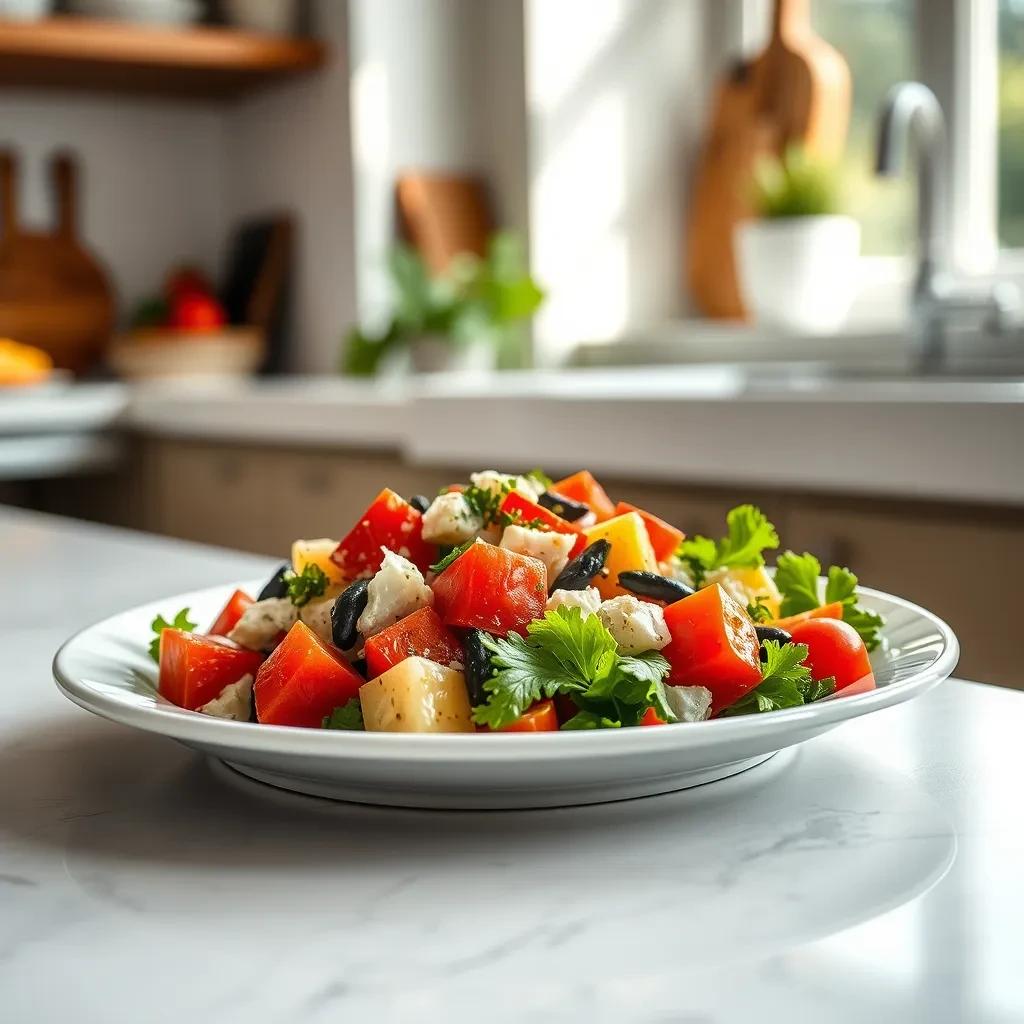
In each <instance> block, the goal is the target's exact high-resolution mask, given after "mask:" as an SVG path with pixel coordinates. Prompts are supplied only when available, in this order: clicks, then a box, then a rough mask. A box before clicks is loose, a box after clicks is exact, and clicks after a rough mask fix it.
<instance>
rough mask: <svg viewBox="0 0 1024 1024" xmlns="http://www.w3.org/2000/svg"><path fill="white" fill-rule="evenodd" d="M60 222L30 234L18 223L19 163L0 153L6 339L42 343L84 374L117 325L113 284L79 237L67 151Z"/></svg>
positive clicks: (59, 184)
mask: <svg viewBox="0 0 1024 1024" xmlns="http://www.w3.org/2000/svg"><path fill="white" fill-rule="evenodd" d="M50 173H51V175H52V180H53V187H54V192H55V196H56V206H57V223H56V226H55V229H54V230H53V231H52V232H50V233H46V232H30V231H26V230H24V229H23V228H22V227H21V226H20V224H19V223H18V215H17V199H16V189H17V175H18V163H17V158H16V156H15V154H14V153H13V152H11V151H4V152H0V217H2V225H0V336H6V337H10V338H13V339H14V340H16V341H21V342H25V343H27V344H31V345H38V346H39V347H40V348H42V349H45V350H46V351H47V352H49V353H50V355H52V356H53V359H54V363H55V364H56V365H57V366H58V367H61V368H64V369H69V370H74V371H75V372H78V373H81V372H82V371H84V370H86V369H88V368H89V366H91V365H92V364H93V363H94V362H95V361H96V359H97V357H98V356H99V354H100V352H101V351H102V350H103V346H104V344H105V343H106V341H107V338H108V337H109V336H110V331H111V329H112V328H113V325H114V299H113V294H112V292H111V288H110V284H109V282H108V280H107V277H106V275H105V274H104V272H103V270H102V268H101V267H100V265H99V263H98V262H97V261H96V259H95V258H94V257H93V256H91V255H90V254H89V252H88V251H87V250H86V249H85V248H84V246H83V245H82V244H81V242H80V241H79V240H78V237H77V203H76V197H75V193H76V184H77V168H76V166H75V162H74V158H73V157H72V156H71V155H70V154H69V153H59V154H57V155H55V156H54V157H53V158H52V160H51V163H50Z"/></svg>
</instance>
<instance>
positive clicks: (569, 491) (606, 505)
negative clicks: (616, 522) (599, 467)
mask: <svg viewBox="0 0 1024 1024" xmlns="http://www.w3.org/2000/svg"><path fill="white" fill-rule="evenodd" d="M548 490H549V491H551V492H552V493H554V494H561V495H562V496H563V497H566V498H572V500H573V501H582V502H584V503H586V504H587V505H589V506H590V511H591V512H593V513H594V515H595V516H597V521H598V522H599V523H603V522H604V521H605V520H606V519H611V518H613V517H614V515H615V502H614V501H612V499H611V498H609V497H608V495H607V494H606V493H605V489H604V488H603V487H602V486H601V485H600V484H599V483H598V482H597V481H596V480H595V479H594V476H593V474H592V473H591V472H590V471H589V470H587V469H581V470H580V471H579V472H578V473H573V475H572V476H567V477H566V478H565V479H564V480H559V481H558V482H557V483H554V484H552V485H551V486H550V487H549V488H548Z"/></svg>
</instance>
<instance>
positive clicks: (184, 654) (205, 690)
mask: <svg viewBox="0 0 1024 1024" xmlns="http://www.w3.org/2000/svg"><path fill="white" fill-rule="evenodd" d="M262 661H263V655H262V654H259V653H258V652H257V651H247V650H245V649H244V648H242V647H239V646H238V645H237V644H233V643H231V642H230V641H229V640H225V639H223V638H222V637H219V636H218V637H212V636H204V635H203V634H202V633H186V632H185V631H184V630H181V629H165V630H164V631H163V632H162V633H161V634H160V680H159V683H158V685H157V689H159V691H160V693H161V694H162V695H163V696H164V697H166V698H167V700H169V701H170V702H171V703H172V704H177V705H178V707H180V708H188V710H189V711H195V710H196V708H201V707H202V706H203V705H204V704H207V703H209V702H210V701H211V700H213V699H214V698H215V697H219V696H220V692H221V690H223V689H224V687H225V686H229V685H230V684H231V683H237V682H238V680H239V679H241V678H242V676H245V675H255V674H256V670H257V669H258V668H259V667H260V663H261V662H262Z"/></svg>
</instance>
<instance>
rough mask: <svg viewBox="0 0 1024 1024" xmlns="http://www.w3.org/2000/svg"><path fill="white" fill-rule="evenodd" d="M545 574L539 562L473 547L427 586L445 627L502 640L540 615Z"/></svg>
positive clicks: (487, 547) (491, 547)
mask: <svg viewBox="0 0 1024 1024" xmlns="http://www.w3.org/2000/svg"><path fill="white" fill-rule="evenodd" d="M547 578H548V572H547V568H546V567H545V565H544V563H543V562H542V561H541V560H540V559H539V558H531V557H530V556H529V555H520V554H517V553H516V552H514V551H509V550H508V549H507V548H499V547H495V546H494V545H493V544H474V545H473V546H472V547H470V548H469V549H468V550H467V551H466V552H465V553H463V554H461V555H460V556H459V557H458V558H456V559H455V561H454V562H452V564H451V565H450V566H448V568H447V569H445V570H444V572H442V573H441V575H440V576H438V577H437V579H435V580H434V582H433V583H432V584H431V589H432V590H433V591H434V607H435V609H436V610H437V613H438V614H439V615H440V616H441V621H442V622H444V623H445V625H448V626H464V627H466V628H467V629H483V630H486V631H487V632H488V633H497V634H498V635H499V636H506V635H507V634H508V633H511V632H515V633H523V632H525V630H526V624H527V623H528V622H531V621H532V620H533V619H539V618H541V617H542V616H543V615H544V607H545V605H546V604H547V599H548V584H547Z"/></svg>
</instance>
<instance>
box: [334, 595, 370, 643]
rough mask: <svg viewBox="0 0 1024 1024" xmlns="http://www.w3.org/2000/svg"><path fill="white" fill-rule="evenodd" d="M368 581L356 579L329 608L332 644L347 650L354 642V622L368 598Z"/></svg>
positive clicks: (363, 609)
mask: <svg viewBox="0 0 1024 1024" xmlns="http://www.w3.org/2000/svg"><path fill="white" fill-rule="evenodd" d="M369 589H370V581H369V580H356V581H355V583H352V584H350V585H349V586H348V587H346V588H345V589H344V590H343V591H342V592H341V593H340V594H339V595H338V599H337V600H336V601H335V602H334V605H333V607H332V608H331V639H332V640H333V641H334V646H335V647H337V648H339V649H340V650H342V651H347V650H348V649H349V648H350V647H352V646H353V645H354V644H355V642H356V637H357V635H358V634H357V632H356V623H357V622H358V621H359V616H360V615H362V614H363V612H364V611H365V610H366V602H367V601H368V600H369V599H370V594H369Z"/></svg>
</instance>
